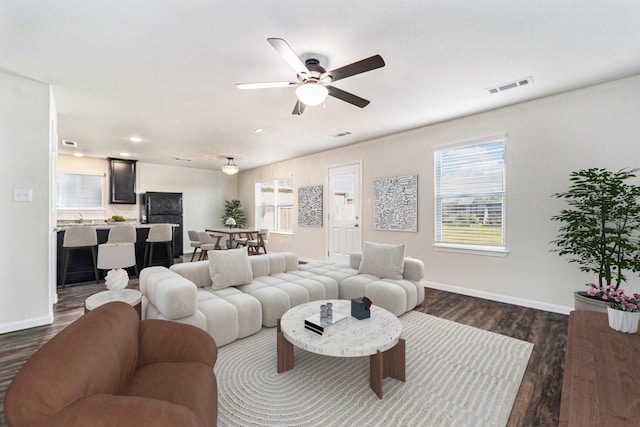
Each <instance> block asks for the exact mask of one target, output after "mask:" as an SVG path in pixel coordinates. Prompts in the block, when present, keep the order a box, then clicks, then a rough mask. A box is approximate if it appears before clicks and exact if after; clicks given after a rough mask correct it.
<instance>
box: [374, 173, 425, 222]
mask: <svg viewBox="0 0 640 427" xmlns="http://www.w3.org/2000/svg"><path fill="white" fill-rule="evenodd" d="M373 187H374V205H373V228H374V230H383V231H413V232H417V231H418V175H404V176H394V177H389V178H378V179H375V180H374V181H373Z"/></svg>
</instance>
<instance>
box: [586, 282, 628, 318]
mask: <svg viewBox="0 0 640 427" xmlns="http://www.w3.org/2000/svg"><path fill="white" fill-rule="evenodd" d="M587 286H589V290H588V291H587V294H589V296H591V297H594V298H600V299H601V300H603V301H606V302H608V303H609V307H611V308H613V309H614V310H620V311H629V312H636V311H640V294H633V296H632V297H631V296H629V295H625V294H624V290H622V289H616V286H615V285H613V284H611V285H608V286H606V287H604V288H600V287H598V286H596V285H594V284H593V283H590V284H588V285H587Z"/></svg>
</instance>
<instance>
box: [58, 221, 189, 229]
mask: <svg viewBox="0 0 640 427" xmlns="http://www.w3.org/2000/svg"><path fill="white" fill-rule="evenodd" d="M123 224H128V225H133V226H134V227H135V228H149V227H151V226H152V225H153V224H141V223H139V222H138V221H119V222H118V221H114V222H105V221H102V222H99V221H96V222H92V221H90V220H89V221H83V222H74V221H58V224H57V225H56V231H64V230H66V229H67V228H69V227H77V226H82V227H95V228H96V230H108V229H110V228H111V227H117V226H119V225H123ZM169 225H170V226H172V227H174V228H175V227H179V226H180V224H169Z"/></svg>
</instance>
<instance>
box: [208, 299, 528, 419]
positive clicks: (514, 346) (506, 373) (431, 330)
mask: <svg viewBox="0 0 640 427" xmlns="http://www.w3.org/2000/svg"><path fill="white" fill-rule="evenodd" d="M400 320H401V321H402V324H403V333H402V336H403V338H405V339H406V377H407V380H406V382H404V383H403V382H401V381H397V380H395V379H392V378H387V379H385V380H384V383H383V399H382V400H381V399H378V397H377V396H376V394H375V393H374V392H373V390H371V388H370V387H369V358H368V357H358V358H337V357H328V356H320V355H317V354H313V353H309V352H306V351H304V350H301V349H299V348H295V350H294V357H295V367H294V368H293V370H291V371H287V372H284V373H281V374H278V373H277V372H276V328H263V329H262V330H261V331H260V332H258V333H257V334H255V335H253V336H251V337H247V338H244V339H242V340H238V341H235V342H233V343H231V344H228V345H226V346H224V347H222V348H220V350H219V353H218V361H217V363H216V366H215V369H214V371H215V373H216V376H217V379H218V411H219V412H218V425H219V426H356V425H361V426H385V427H390V426H483V427H484V426H503V425H505V424H506V423H507V421H508V419H509V414H510V413H511V409H512V407H513V403H514V401H515V398H516V394H517V393H518V389H519V387H520V382H521V381H522V377H523V375H524V372H525V369H526V367H527V363H528V361H529V356H530V355H531V351H532V350H533V344H531V343H528V342H525V341H520V340H517V339H514V338H510V337H506V336H503V335H499V334H496V333H492V332H488V331H484V330H481V329H477V328H473V327H470V326H465V325H461V324H459V323H455V322H451V321H448V320H444V319H440V318H438V317H434V316H430V315H427V314H423V313H419V312H416V311H411V312H409V313H406V314H404V315H403V316H401V317H400Z"/></svg>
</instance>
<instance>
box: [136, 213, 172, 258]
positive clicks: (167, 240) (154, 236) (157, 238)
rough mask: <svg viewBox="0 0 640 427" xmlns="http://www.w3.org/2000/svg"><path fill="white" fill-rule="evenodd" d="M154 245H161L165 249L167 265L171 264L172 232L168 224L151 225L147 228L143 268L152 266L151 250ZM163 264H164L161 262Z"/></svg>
mask: <svg viewBox="0 0 640 427" xmlns="http://www.w3.org/2000/svg"><path fill="white" fill-rule="evenodd" d="M155 244H163V245H165V246H166V248H167V256H168V258H169V259H168V260H166V261H165V262H168V263H169V264H173V230H172V228H171V226H170V225H169V224H153V225H152V226H151V227H150V228H149V236H148V237H147V241H146V244H145V247H144V262H143V264H142V265H143V266H144V267H150V266H152V265H153V249H154V245H155ZM163 264H164V262H163Z"/></svg>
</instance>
